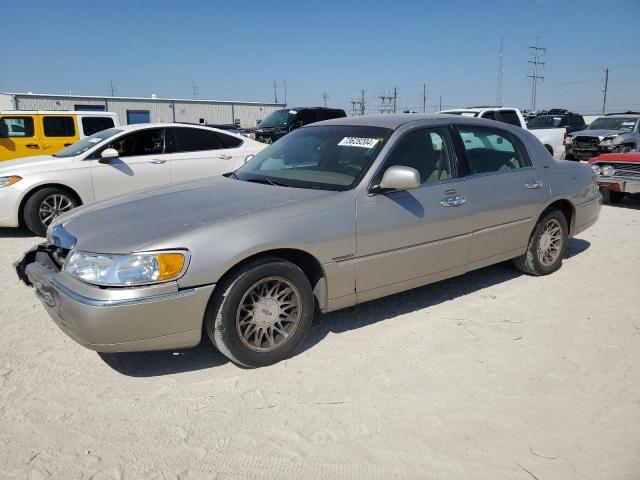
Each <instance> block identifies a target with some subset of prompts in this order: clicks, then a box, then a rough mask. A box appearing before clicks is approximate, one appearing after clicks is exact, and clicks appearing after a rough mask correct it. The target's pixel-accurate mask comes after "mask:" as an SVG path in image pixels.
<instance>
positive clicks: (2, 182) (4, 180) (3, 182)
mask: <svg viewBox="0 0 640 480" xmlns="http://www.w3.org/2000/svg"><path fill="white" fill-rule="evenodd" d="M20 180H22V177H19V176H18V175H11V176H9V177H0V188H4V187H8V186H9V185H13V184H14V183H18V182H19V181H20Z"/></svg>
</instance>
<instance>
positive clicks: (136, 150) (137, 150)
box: [106, 128, 164, 157]
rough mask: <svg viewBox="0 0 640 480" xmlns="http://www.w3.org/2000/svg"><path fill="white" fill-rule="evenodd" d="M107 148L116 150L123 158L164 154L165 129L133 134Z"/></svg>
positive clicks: (121, 138) (119, 139)
mask: <svg viewBox="0 0 640 480" xmlns="http://www.w3.org/2000/svg"><path fill="white" fill-rule="evenodd" d="M106 148H114V149H116V150H117V151H118V153H119V154H120V156H121V157H133V156H138V155H158V154H161V153H163V152H164V129H163V128H152V129H150V130H141V131H139V132H133V133H132V134H130V135H126V136H124V137H120V138H118V139H117V140H115V141H113V142H111V143H110V144H109V145H107V147H106Z"/></svg>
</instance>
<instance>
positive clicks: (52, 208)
mask: <svg viewBox="0 0 640 480" xmlns="http://www.w3.org/2000/svg"><path fill="white" fill-rule="evenodd" d="M72 208H73V201H72V200H71V199H70V198H69V197H67V196H66V195H62V194H60V193H54V194H53V195H49V196H48V197H45V198H44V200H42V203H41V204H40V208H39V209H38V217H39V218H40V221H41V222H42V224H43V225H45V226H47V227H48V226H49V225H50V224H51V222H52V221H53V219H54V218H56V217H57V216H58V215H61V214H63V213H64V212H68V211H69V210H71V209H72Z"/></svg>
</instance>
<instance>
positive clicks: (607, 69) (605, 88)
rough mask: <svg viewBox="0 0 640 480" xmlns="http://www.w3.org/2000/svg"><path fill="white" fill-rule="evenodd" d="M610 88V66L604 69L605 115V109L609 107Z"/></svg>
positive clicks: (603, 103)
mask: <svg viewBox="0 0 640 480" xmlns="http://www.w3.org/2000/svg"><path fill="white" fill-rule="evenodd" d="M608 88H609V67H607V68H606V69H605V71H604V88H603V89H602V93H603V96H602V114H603V115H604V111H605V109H606V108H607V89H608Z"/></svg>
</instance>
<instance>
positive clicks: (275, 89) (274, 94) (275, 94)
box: [273, 78, 278, 103]
mask: <svg viewBox="0 0 640 480" xmlns="http://www.w3.org/2000/svg"><path fill="white" fill-rule="evenodd" d="M273 99H274V103H278V85H277V84H276V79H275V78H274V79H273Z"/></svg>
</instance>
